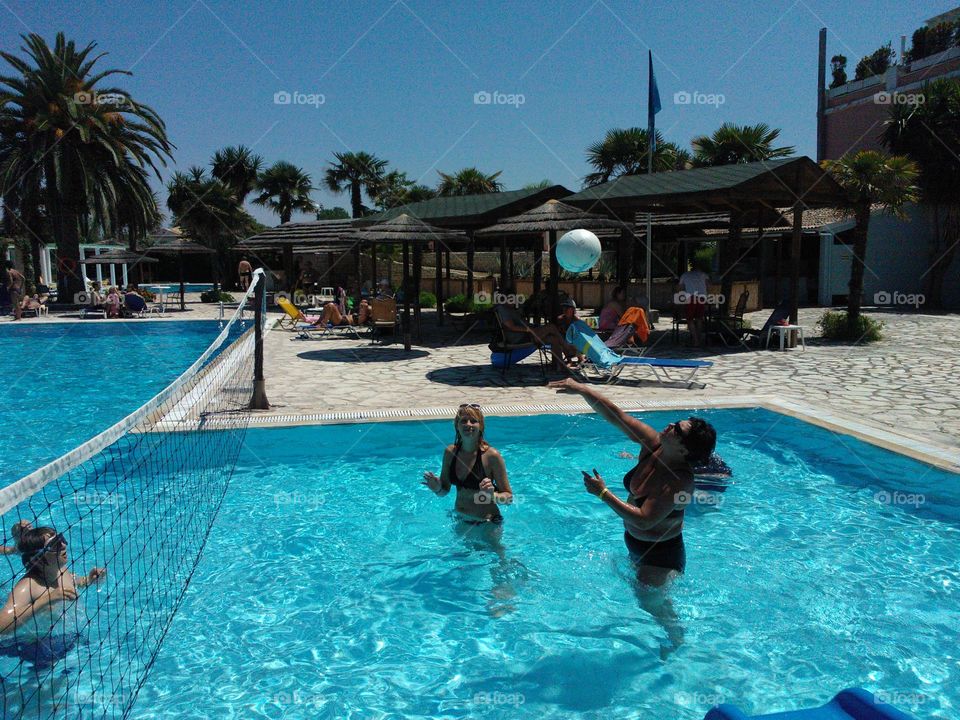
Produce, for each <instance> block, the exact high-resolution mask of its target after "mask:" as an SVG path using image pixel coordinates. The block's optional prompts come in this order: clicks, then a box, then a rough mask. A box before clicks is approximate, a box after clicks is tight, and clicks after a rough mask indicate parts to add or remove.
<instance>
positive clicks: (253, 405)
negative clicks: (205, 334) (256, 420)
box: [250, 268, 270, 410]
mask: <svg viewBox="0 0 960 720" xmlns="http://www.w3.org/2000/svg"><path fill="white" fill-rule="evenodd" d="M253 281H254V282H255V283H256V288H254V291H253V297H254V312H253V337H254V344H253V348H254V349H253V395H252V396H251V397H250V409H251V410H269V409H270V401H269V400H267V389H266V382H265V380H264V379H263V321H264V318H265V317H266V314H267V293H266V292H265V286H266V282H264V274H263V269H262V268H257V269H256V270H254V271H253Z"/></svg>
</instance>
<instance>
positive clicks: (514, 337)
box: [493, 293, 579, 363]
mask: <svg viewBox="0 0 960 720" xmlns="http://www.w3.org/2000/svg"><path fill="white" fill-rule="evenodd" d="M497 297H498V298H501V299H503V300H504V302H501V303H498V304H497V305H495V306H494V308H493V311H494V312H495V313H496V314H497V317H498V318H499V319H500V325H502V326H503V334H504V336H505V337H504V339H505V340H506V341H507V342H508V343H511V344H520V343H528V342H535V343H537V344H540V345H550V346H551V347H552V349H553V359H554V362H555V363H559V362H560V360H561V359H562V360H564V361H566V362H568V363H569V362H570V361H572V360H576V359H578V358H579V354H578V353H577V349H576V348H575V347H574V346H573V345H571V344H570V343H568V342H567V341H566V340H564V336H563V333H561V332H560V330H559V328H557V326H556V325H554V324H552V323H548V324H546V325H544V326H542V327H538V328H533V327H530V326H529V325H528V324H527V323H526V321H525V320H524V319H523V317H522V316H521V315H520V313H519V312H518V311H517V308H516V307H514V306H513V305H510V304H509V303H507V302H506V299H507V298H508V297H516V296H515V295H514V294H513V293H500V294H499V295H498V296H497ZM558 349H559V351H560V355H558V354H557V350H558Z"/></svg>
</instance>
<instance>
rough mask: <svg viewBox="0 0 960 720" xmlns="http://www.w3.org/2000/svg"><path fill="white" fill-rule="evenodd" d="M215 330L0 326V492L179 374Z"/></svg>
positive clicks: (128, 324)
mask: <svg viewBox="0 0 960 720" xmlns="http://www.w3.org/2000/svg"><path fill="white" fill-rule="evenodd" d="M240 330H241V328H238V332H239V331H240ZM219 332H220V324H219V323H218V322H217V321H213V320H211V321H205V320H204V321H196V320H191V321H163V322H151V321H146V320H131V321H122V320H111V321H109V322H106V321H102V322H95V321H89V322H83V323H59V322H58V323H29V324H27V323H23V324H18V323H4V324H3V325H2V326H0V376H2V377H3V378H4V380H5V382H4V383H3V386H2V387H0V406H2V407H3V408H4V412H2V413H0V458H2V459H3V462H2V463H0V486H2V485H5V484H7V483H9V482H12V481H13V480H16V479H18V478H20V477H22V476H24V475H26V474H27V473H29V472H31V471H32V470H35V469H36V468H38V467H40V466H42V465H44V464H45V463H47V462H50V461H51V460H53V459H55V458H57V457H59V456H60V455H62V454H63V453H65V452H67V451H69V450H71V449H73V448H74V447H76V446H77V445H79V444H80V443H82V442H84V441H86V440H88V439H89V438H91V437H93V436H94V435H96V434H97V433H99V432H101V431H102V430H105V429H106V428H108V427H109V426H110V425H112V424H114V423H115V422H117V421H118V420H120V419H121V418H123V417H125V416H126V415H127V414H129V413H130V412H132V411H133V410H135V409H136V408H138V407H139V406H140V405H142V404H143V403H144V402H146V401H147V400H149V399H150V398H151V397H153V396H154V395H155V394H156V393H157V392H159V391H160V390H162V389H163V388H164V387H165V386H166V385H168V384H169V383H170V382H171V381H172V380H173V379H174V378H176V377H177V376H178V375H179V374H180V373H182V372H183V371H184V370H186V369H187V368H188V367H189V366H190V365H191V363H193V362H194V361H195V360H196V359H197V357H199V356H200V354H201V353H202V352H203V351H204V350H205V349H206V348H207V346H208V345H209V344H210V343H211V342H212V341H213V339H214V338H215V337H216V336H217V334H218V333H219Z"/></svg>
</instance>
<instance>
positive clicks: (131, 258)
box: [80, 248, 160, 283]
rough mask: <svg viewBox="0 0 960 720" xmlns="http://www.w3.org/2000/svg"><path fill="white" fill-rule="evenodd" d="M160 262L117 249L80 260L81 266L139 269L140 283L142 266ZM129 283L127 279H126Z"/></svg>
mask: <svg viewBox="0 0 960 720" xmlns="http://www.w3.org/2000/svg"><path fill="white" fill-rule="evenodd" d="M158 262H160V261H159V260H157V259H156V258H152V257H147V256H146V255H143V254H141V253H137V252H133V251H131V250H126V249H124V248H117V249H116V250H107V251H106V252H103V253H100V254H99V255H91V256H90V257H88V258H86V259H84V260H81V261H80V264H81V265H129V266H132V267H137V266H139V267H140V282H141V283H142V282H143V266H144V265H148V264H153V263H158ZM127 281H128V282H129V277H128V278H127Z"/></svg>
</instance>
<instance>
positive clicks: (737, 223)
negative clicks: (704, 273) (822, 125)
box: [564, 156, 846, 323]
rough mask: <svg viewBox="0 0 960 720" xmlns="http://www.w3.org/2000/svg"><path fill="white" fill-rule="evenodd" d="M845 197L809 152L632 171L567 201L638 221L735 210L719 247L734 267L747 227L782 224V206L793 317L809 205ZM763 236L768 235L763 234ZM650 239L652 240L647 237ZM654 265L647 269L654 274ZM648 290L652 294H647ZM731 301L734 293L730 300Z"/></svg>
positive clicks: (727, 278) (834, 202)
mask: <svg viewBox="0 0 960 720" xmlns="http://www.w3.org/2000/svg"><path fill="white" fill-rule="evenodd" d="M845 198H846V195H845V193H844V191H843V189H842V188H841V187H840V185H839V184H838V183H837V182H836V180H834V179H833V178H832V177H830V175H829V174H828V173H827V172H826V171H824V170H823V169H822V168H821V167H820V166H819V165H817V164H816V163H815V162H814V161H813V160H811V159H810V158H808V157H806V156H801V157H794V158H784V159H782V160H770V161H763V162H754V163H742V164H739V165H721V166H717V167H707V168H696V169H693V170H677V171H673V172H662V173H653V174H652V175H630V176H625V177H621V178H618V179H616V180H613V181H611V182H607V183H603V184H602V185H596V186H594V187H591V188H587V189H585V190H582V191H581V192H578V193H576V194H575V195H572V196H570V197H567V198H564V202H566V203H569V204H571V205H575V206H577V207H580V208H583V209H585V210H588V211H606V212H608V213H610V214H611V215H613V216H615V217H618V218H621V219H623V220H625V221H629V222H632V221H633V220H634V218H635V217H636V214H637V213H652V214H654V215H660V214H664V213H716V212H727V213H729V214H730V226H729V234H728V236H727V238H726V240H723V239H721V240H720V241H719V242H718V244H717V246H718V252H719V253H720V257H721V263H720V267H721V268H722V269H723V268H729V269H732V267H733V266H734V265H735V264H736V261H737V258H735V257H732V253H733V252H735V251H736V250H738V249H739V244H740V235H741V229H742V228H743V227H744V226H753V227H758V228H764V227H770V226H771V225H774V224H777V223H778V222H780V221H782V218H783V217H784V214H783V212H782V211H781V210H780V209H779V208H783V207H789V208H790V209H791V211H792V215H793V222H792V243H791V246H792V257H793V258H794V260H793V261H792V273H791V296H792V299H791V311H790V320H791V322H793V323H796V321H797V306H798V301H799V284H800V282H799V272H800V264H799V263H798V262H797V261H796V259H797V258H799V257H800V241H801V236H802V229H803V226H802V216H803V210H804V209H808V208H821V207H837V206H839V205H841V204H843V202H844V200H845ZM761 235H762V233H761ZM645 242H650V238H647V239H646V240H645ZM649 272H650V269H649V265H648V269H647V273H648V278H649ZM722 281H723V287H724V294H725V295H729V285H730V283H731V282H732V279H731V277H730V273H729V272H725V273H724V276H723V278H722ZM648 292H649V291H648ZM726 301H727V303H728V304H729V301H730V298H729V297H727V298H726Z"/></svg>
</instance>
